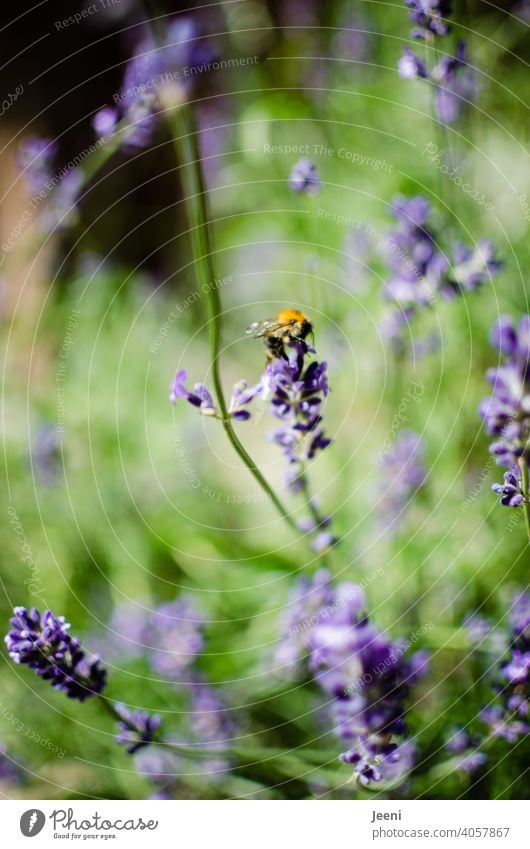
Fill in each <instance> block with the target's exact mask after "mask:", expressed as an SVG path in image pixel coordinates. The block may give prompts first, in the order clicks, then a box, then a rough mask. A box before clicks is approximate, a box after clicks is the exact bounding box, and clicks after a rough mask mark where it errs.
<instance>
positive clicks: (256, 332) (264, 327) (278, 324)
mask: <svg viewBox="0 0 530 849" xmlns="http://www.w3.org/2000/svg"><path fill="white" fill-rule="evenodd" d="M292 324H293V322H292V321H278V320H277V319H276V318H266V319H265V321H254V322H253V323H252V324H250V325H249V326H248V327H247V333H248V334H249V335H250V336H255V337H256V338H259V337H260V336H266V335H267V334H268V333H274V332H275V331H276V330H281V329H282V327H290V326H291V325H292Z"/></svg>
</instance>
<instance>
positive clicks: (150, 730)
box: [114, 703, 162, 755]
mask: <svg viewBox="0 0 530 849" xmlns="http://www.w3.org/2000/svg"><path fill="white" fill-rule="evenodd" d="M114 707H115V708H116V710H117V711H118V713H119V714H120V716H121V717H122V721H121V722H118V732H119V733H118V734H117V735H116V743H118V744H119V745H122V746H125V747H126V748H127V751H128V753H129V754H130V755H134V754H135V753H136V752H137V751H138V750H139V749H142V748H144V747H145V746H147V745H149V743H152V742H153V737H154V735H155V733H156V732H157V731H158V729H159V728H160V725H161V723H162V717H160V716H158V715H157V714H152V713H151V714H150V713H146V711H143V710H129V708H128V707H126V706H125V705H122V704H119V703H118V704H115V705H114Z"/></svg>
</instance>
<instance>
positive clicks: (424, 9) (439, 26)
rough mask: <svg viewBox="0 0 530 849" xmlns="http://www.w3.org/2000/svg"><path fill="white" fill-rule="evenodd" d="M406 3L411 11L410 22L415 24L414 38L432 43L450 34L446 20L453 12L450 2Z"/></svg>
mask: <svg viewBox="0 0 530 849" xmlns="http://www.w3.org/2000/svg"><path fill="white" fill-rule="evenodd" d="M405 3H406V5H407V6H408V7H409V9H410V20H411V21H412V23H413V24H415V27H414V29H412V30H411V35H412V37H413V38H417V39H419V40H421V41H432V40H433V39H434V38H437V37H440V36H442V35H446V34H447V33H448V32H449V24H448V23H447V21H445V20H444V18H447V17H448V16H449V15H450V14H451V13H452V11H453V10H452V4H451V2H450V0H405Z"/></svg>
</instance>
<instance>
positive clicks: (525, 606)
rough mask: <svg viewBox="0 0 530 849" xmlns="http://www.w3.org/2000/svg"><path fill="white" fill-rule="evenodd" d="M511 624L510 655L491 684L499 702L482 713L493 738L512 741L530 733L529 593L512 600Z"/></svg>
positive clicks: (500, 665) (502, 663) (500, 666)
mask: <svg viewBox="0 0 530 849" xmlns="http://www.w3.org/2000/svg"><path fill="white" fill-rule="evenodd" d="M510 626H511V635H510V636H511V641H510V646H509V654H508V656H507V658H506V659H505V660H503V661H502V662H501V663H500V664H499V668H498V671H497V680H496V682H495V687H494V690H495V692H496V693H497V695H498V696H499V698H500V700H501V704H496V705H491V706H490V707H488V708H486V709H485V710H483V711H482V714H481V716H482V719H483V721H484V722H485V723H486V724H487V725H488V726H489V730H490V733H491V734H492V735H493V736H494V737H502V738H503V739H504V740H506V741H507V742H508V743H514V742H516V741H517V740H518V738H519V737H520V736H523V735H526V734H528V733H529V732H530V725H529V724H528V717H529V714H530V593H527V592H525V593H521V594H520V595H518V596H516V597H515V599H514V600H513V604H512V609H511V612H510ZM521 717H522V719H521ZM523 720H524V721H523Z"/></svg>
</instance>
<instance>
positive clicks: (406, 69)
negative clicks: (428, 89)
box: [398, 47, 429, 80]
mask: <svg viewBox="0 0 530 849" xmlns="http://www.w3.org/2000/svg"><path fill="white" fill-rule="evenodd" d="M398 71H399V75H400V77H403V79H405V80H414V79H422V80H426V79H427V78H428V76H429V73H428V71H427V67H426V65H425V62H422V61H421V59H420V58H419V57H418V56H416V54H415V53H414V51H413V50H411V49H410V47H406V48H405V50H404V51H403V56H402V57H401V59H400V60H399V62H398Z"/></svg>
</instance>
